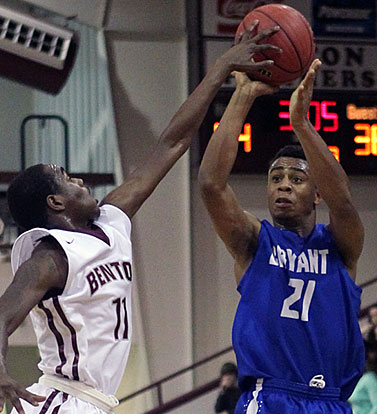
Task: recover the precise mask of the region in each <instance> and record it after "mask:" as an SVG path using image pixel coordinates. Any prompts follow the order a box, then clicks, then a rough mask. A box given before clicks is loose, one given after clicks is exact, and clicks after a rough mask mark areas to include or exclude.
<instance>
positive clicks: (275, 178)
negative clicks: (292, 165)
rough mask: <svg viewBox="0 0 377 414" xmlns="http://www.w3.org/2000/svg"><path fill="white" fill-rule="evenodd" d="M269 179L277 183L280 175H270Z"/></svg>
mask: <svg viewBox="0 0 377 414" xmlns="http://www.w3.org/2000/svg"><path fill="white" fill-rule="evenodd" d="M271 181H272V182H274V183H278V182H279V181H281V176H280V175H273V176H271Z"/></svg>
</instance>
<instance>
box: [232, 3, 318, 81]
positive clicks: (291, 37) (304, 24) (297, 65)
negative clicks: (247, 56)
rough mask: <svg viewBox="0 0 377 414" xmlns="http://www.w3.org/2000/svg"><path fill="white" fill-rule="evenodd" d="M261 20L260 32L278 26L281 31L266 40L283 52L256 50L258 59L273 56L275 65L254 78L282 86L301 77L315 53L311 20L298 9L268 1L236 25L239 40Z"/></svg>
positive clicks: (255, 57) (262, 70)
mask: <svg viewBox="0 0 377 414" xmlns="http://www.w3.org/2000/svg"><path fill="white" fill-rule="evenodd" d="M255 20H259V25H258V28H257V31H258V32H261V31H263V30H265V29H269V28H271V27H274V26H279V27H280V30H279V31H278V32H277V33H274V34H273V35H272V36H270V38H269V39H267V40H266V43H270V44H273V45H276V46H279V47H280V48H281V49H282V50H283V53H277V52H276V51H273V50H267V51H264V52H262V53H256V54H255V55H254V56H253V59H254V60H255V61H256V62H259V61H261V60H266V59H272V60H274V61H275V64H274V65H273V66H272V67H270V68H268V69H267V70H266V69H261V70H260V71H259V73H257V74H253V79H256V80H261V81H263V82H265V83H268V84H270V85H281V84H284V83H287V82H291V81H294V80H295V79H297V78H299V77H301V76H302V75H303V74H305V73H306V71H307V70H308V69H309V66H310V64H311V63H312V61H313V59H314V56H315V43H314V39H313V32H312V29H311V27H310V25H309V22H308V21H307V20H306V19H305V17H304V16H303V15H302V14H301V13H300V12H299V11H297V10H296V9H294V8H293V7H290V6H285V5H282V4H267V5H265V6H261V7H257V8H256V9H254V10H252V11H251V12H250V13H248V14H247V15H246V16H245V17H244V19H243V20H242V22H241V23H240V25H239V26H238V28H237V32H236V40H237V39H239V37H240V36H241V35H242V34H243V33H244V32H245V30H247V29H248V28H250V27H251V25H252V24H253V22H254V21H255Z"/></svg>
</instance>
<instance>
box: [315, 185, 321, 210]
mask: <svg viewBox="0 0 377 414" xmlns="http://www.w3.org/2000/svg"><path fill="white" fill-rule="evenodd" d="M321 201H322V197H321V194H319V191H318V190H317V189H315V193H314V206H318V204H319V203H320V202H321Z"/></svg>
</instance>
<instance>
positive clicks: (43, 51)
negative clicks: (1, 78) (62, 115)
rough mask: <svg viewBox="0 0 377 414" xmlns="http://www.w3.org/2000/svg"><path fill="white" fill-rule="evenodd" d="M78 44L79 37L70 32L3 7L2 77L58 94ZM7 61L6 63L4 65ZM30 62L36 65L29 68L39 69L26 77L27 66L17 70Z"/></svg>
mask: <svg viewBox="0 0 377 414" xmlns="http://www.w3.org/2000/svg"><path fill="white" fill-rule="evenodd" d="M77 43H78V36H77V34H75V32H73V31H71V30H68V29H66V28H63V27H59V26H54V25H52V24H50V23H47V22H44V21H41V20H39V19H36V18H34V17H31V16H28V15H26V14H23V13H20V12H18V11H15V10H12V9H9V8H7V7H4V6H0V65H1V67H0V74H3V75H5V76H7V77H10V78H12V79H14V80H19V81H20V82H24V83H26V84H28V85H30V86H37V85H39V86H40V87H39V89H44V90H46V91H47V92H51V93H57V92H58V91H59V90H60V88H61V87H62V85H63V83H64V81H65V79H66V77H67V76H68V74H69V73H70V69H71V67H72V65H73V62H74V57H75V55H76V49H77ZM4 57H5V62H4V61H3V62H1V59H3V58H4ZM7 58H9V59H7ZM30 61H32V62H35V64H36V65H37V66H35V65H30V67H29V69H32V70H34V69H38V70H37V72H36V73H34V74H32V73H29V74H26V73H25V69H26V68H27V66H28V65H25V64H24V65H23V66H24V67H23V68H17V65H18V64H21V65H22V63H25V62H30ZM43 67H44V68H43ZM49 69H51V72H49V71H48V70H49ZM46 71H47V72H46ZM55 71H57V72H55ZM20 75H21V77H20ZM38 75H40V76H41V77H42V78H41V79H40V80H36V79H31V78H35V77H36V76H38ZM45 76H47V78H45V79H43V77H45ZM50 78H51V82H50V80H49V79H50ZM54 82H57V84H55V86H54V85H53V83H54ZM45 83H47V84H48V85H47V86H46V87H44V85H45ZM37 87H38V86H37Z"/></svg>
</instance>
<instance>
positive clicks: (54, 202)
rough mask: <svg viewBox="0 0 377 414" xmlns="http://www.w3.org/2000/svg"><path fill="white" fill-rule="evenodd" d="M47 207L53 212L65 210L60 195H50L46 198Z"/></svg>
mask: <svg viewBox="0 0 377 414" xmlns="http://www.w3.org/2000/svg"><path fill="white" fill-rule="evenodd" d="M46 202H47V206H48V207H49V208H51V209H52V210H55V211H63V210H65V204H64V198H63V197H62V196H61V195H60V194H50V195H48V196H47V197H46Z"/></svg>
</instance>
